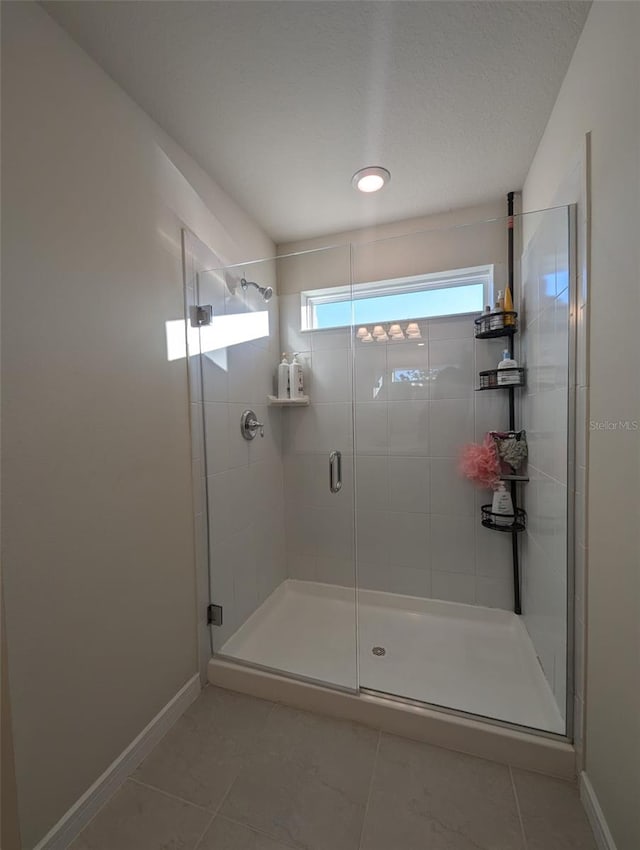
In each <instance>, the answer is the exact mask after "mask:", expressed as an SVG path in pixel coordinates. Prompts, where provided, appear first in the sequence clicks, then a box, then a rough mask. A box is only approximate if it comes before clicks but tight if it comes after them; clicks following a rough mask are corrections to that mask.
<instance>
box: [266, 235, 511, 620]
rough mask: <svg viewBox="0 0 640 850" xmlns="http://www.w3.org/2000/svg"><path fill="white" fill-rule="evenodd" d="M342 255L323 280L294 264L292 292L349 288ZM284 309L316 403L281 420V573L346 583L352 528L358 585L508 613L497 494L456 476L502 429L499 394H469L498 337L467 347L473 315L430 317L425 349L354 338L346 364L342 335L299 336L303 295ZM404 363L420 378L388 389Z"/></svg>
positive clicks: (288, 341)
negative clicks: (463, 459)
mask: <svg viewBox="0 0 640 850" xmlns="http://www.w3.org/2000/svg"><path fill="white" fill-rule="evenodd" d="M449 237H450V234H449ZM487 244H488V245H491V243H490V241H489V240H487ZM395 247H396V249H397V250H399V251H402V248H403V246H402V245H401V244H400V245H396V246H395ZM405 247H406V246H405ZM338 250H339V249H338ZM347 260H348V255H347V256H346V257H345V256H344V255H343V256H342V257H341V256H340V255H339V254H338V253H337V251H336V252H335V254H334V255H326V256H325V257H324V258H323V260H322V265H323V268H327V267H329V266H331V269H332V270H331V272H330V273H329V274H328V275H323V276H321V278H320V280H319V279H318V278H319V276H318V275H317V273H316V272H315V271H314V270H312V269H311V266H310V265H308V266H307V267H305V265H304V264H305V262H307V263H311V262H316V261H317V258H313V257H312V256H311V257H307V259H306V260H305V258H304V257H301V258H297V259H296V261H295V262H296V264H297V266H296V269H295V274H296V275H297V276H298V278H299V279H300V280H302V281H303V283H302V284H300V285H299V287H298V288H302V289H304V288H309V289H311V288H314V284H315V285H316V286H319V285H323V286H327V285H331V283H330V282H328V281H332V282H334V283H336V284H338V283H341V284H344V282H345V280H346V281H348V280H349V267H348V264H347ZM483 261H485V262H486V255H485V256H483V257H481V258H478V259H477V262H478V263H481V262H483ZM451 262H453V263H454V264H455V259H454V258H452V259H451ZM386 266H387V270H388V273H389V275H391V274H392V273H393V272H392V271H391V269H394V271H395V274H402V273H403V272H405V271H406V269H403V268H402V267H401V262H399V261H398V259H397V258H396V262H395V265H394V264H392V263H390V260H389V256H388V251H387V257H386ZM378 267H379V266H378ZM451 267H455V265H454V266H451ZM423 268H424V267H423ZM289 271H290V273H289V274H288V276H287V278H288V282H289V287H291V279H292V273H291V270H289ZM411 271H413V270H411ZM406 273H410V271H408V272H406ZM280 307H281V327H282V341H283V348H284V349H285V350H287V351H291V350H296V351H300V352H302V359H303V362H304V365H305V375H306V381H307V388H308V392H309V395H310V397H311V405H310V406H309V407H308V408H295V409H286V410H284V411H283V417H284V422H283V435H284V442H283V457H284V466H285V500H286V518H287V519H286V525H287V571H288V575H289V576H291V577H294V578H299V579H306V580H310V581H320V582H328V583H337V584H342V585H346V586H354V582H355V570H354V560H353V552H354V537H355V535H356V533H357V556H358V585H359V586H360V587H365V588H370V589H376V590H384V591H388V592H393V593H401V594H409V595H413V596H421V597H425V598H438V599H446V600H451V601H458V602H466V603H471V604H478V605H487V606H492V607H500V608H505V609H512V607H513V580H512V566H511V548H510V540H509V538H508V537H507V536H506V535H500V534H497V533H495V532H491V531H489V530H487V529H484V528H483V527H482V526H481V525H480V520H479V506H480V504H482V503H483V502H487V501H490V500H491V494H490V493H487V492H478V491H476V489H475V488H474V487H473V485H471V484H470V483H469V482H467V481H466V480H464V479H462V478H461V476H460V475H459V473H458V471H457V464H458V454H459V451H460V448H461V446H462V445H463V444H464V443H466V442H469V441H471V440H474V439H475V440H478V441H480V440H482V438H483V436H484V434H485V433H486V431H487V430H489V429H499V428H506V427H507V424H508V410H507V398H506V394H503V393H501V392H486V393H477V392H475V387H476V386H477V372H478V371H479V370H481V369H487V368H494V367H495V366H496V365H497V363H498V361H499V360H500V355H501V351H502V347H503V345H502V342H501V341H500V340H498V341H486V340H485V341H475V340H474V338H473V316H463V317H456V318H451V319H433V320H429V321H425V322H421V323H420V324H421V330H422V339H421V340H420V341H419V342H388V343H377V342H376V343H369V344H366V343H360V342H358V341H357V340H356V341H355V343H353V344H354V345H355V351H354V352H353V366H352V350H351V346H352V337H351V332H350V330H346V329H345V330H337V331H314V332H301V331H300V295H299V292H298V291H295V292H289V294H283V295H282V296H281V297H280ZM407 368H411V369H420V370H421V371H423V372H424V374H425V375H427V376H428V380H426V381H425V382H424V385H423V386H411V385H409V384H407V383H404V382H399V381H394V380H393V377H394V373H396V372H397V371H398V370H402V369H407ZM352 397H353V399H354V402H355V406H354V408H353V411H354V412H352V404H351V400H352ZM354 436H355V450H356V451H355V487H356V492H355V494H354V492H353V472H354V470H353V462H354V461H353V448H354V443H353V439H354ZM332 449H339V450H341V451H342V453H343V455H344V459H343V480H344V482H345V483H344V487H343V489H342V490H341V491H340V493H338V494H331V493H330V492H329V483H328V482H329V467H328V455H329V452H330V451H331V450H332ZM354 505H355V517H356V523H355V528H356V529H357V532H356V530H355V529H354V521H353V510H354Z"/></svg>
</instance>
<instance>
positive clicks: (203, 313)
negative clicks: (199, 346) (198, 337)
mask: <svg viewBox="0 0 640 850" xmlns="http://www.w3.org/2000/svg"><path fill="white" fill-rule="evenodd" d="M212 316H213V307H212V306H211V304H199V305H198V306H197V307H192V308H191V327H192V328H203V327H205V325H210V324H211V318H212Z"/></svg>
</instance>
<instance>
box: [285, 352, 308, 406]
mask: <svg viewBox="0 0 640 850" xmlns="http://www.w3.org/2000/svg"><path fill="white" fill-rule="evenodd" d="M289 387H290V393H291V398H302V397H303V396H304V377H303V374H302V366H301V364H300V362H299V360H298V354H297V352H294V354H293V360H292V361H291V365H290V366H289Z"/></svg>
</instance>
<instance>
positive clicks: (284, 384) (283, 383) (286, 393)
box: [278, 351, 290, 398]
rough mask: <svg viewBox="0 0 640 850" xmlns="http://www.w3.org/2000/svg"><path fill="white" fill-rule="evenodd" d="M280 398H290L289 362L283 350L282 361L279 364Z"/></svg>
mask: <svg viewBox="0 0 640 850" xmlns="http://www.w3.org/2000/svg"><path fill="white" fill-rule="evenodd" d="M278 398H290V389H289V364H288V363H287V355H286V354H285V352H284V351H283V352H282V361H281V363H280V365H279V366H278Z"/></svg>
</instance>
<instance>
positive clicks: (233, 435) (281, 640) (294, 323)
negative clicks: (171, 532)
mask: <svg viewBox="0 0 640 850" xmlns="http://www.w3.org/2000/svg"><path fill="white" fill-rule="evenodd" d="M345 258H346V263H345V262H344V260H345ZM329 270H330V271H331V273H332V274H334V275H335V274H340V275H346V277H343V278H342V279H341V281H340V282H341V284H343V285H344V284H346V285H347V286H348V285H349V263H348V249H347V251H346V254H345V253H344V252H342V253H341V254H340V253H335V252H318V253H317V254H316V253H314V252H310V253H306V254H303V255H295V256H292V257H286V258H277V259H273V260H265V261H260V262H255V263H247V264H244V265H241V266H231V267H226V268H217V269H213V268H209V269H206V268H204V269H201V270H200V272H199V274H198V276H197V279H198V293H197V297H198V300H199V303H200V304H201V305H204V306H207V307H210V308H211V314H212V317H211V323H210V324H208V325H205V326H203V327H201V328H200V338H201V346H202V348H201V353H200V369H201V393H202V416H203V446H204V458H205V467H206V468H205V481H206V501H207V512H206V516H207V526H208V565H209V581H210V602H211V606H212V607H211V609H210V610H211V619H212V624H211V638H212V643H213V652H214V656H220V657H223V658H228V659H233V660H234V661H237V662H241V663H245V664H249V665H252V666H255V667H259V668H262V669H266V670H270V671H275V672H281V673H285V674H288V675H292V676H295V677H297V678H301V679H305V680H309V681H312V682H319V683H323V684H330V685H332V686H334V687H338V688H343V689H348V690H355V689H356V688H357V675H356V667H357V664H356V607H355V566H354V556H353V546H354V539H353V538H354V531H353V526H354V523H353V423H352V407H351V383H350V381H351V374H350V351H349V347H350V339H351V334H350V328H344V329H342V332H341V333H340V334H339V335H338V336H339V337H340V339H338V337H337V336H336V335H335V334H326V333H323V332H318V333H316V332H315V331H314V330H313V328H309V327H307V326H306V325H305V323H304V322H303V311H302V306H301V305H302V304H303V303H304V299H305V295H304V294H303V293H304V291H306V290H308V289H309V288H311V287H312V286H313V285H314V281H315V282H316V284H317V285H318V286H319V285H320V283H321V281H322V280H326V274H327V272H328V271H329ZM283 351H285V352H287V355H288V356H289V358H288V359H289V360H290V359H291V355H292V353H293V352H294V351H295V352H296V353H297V359H298V361H299V362H300V363H301V364H302V368H303V374H304V382H305V383H304V396H305V397H306V398H303V399H295V398H288V399H279V398H278V397H277V396H278V392H277V380H276V375H277V368H278V363H279V361H280V360H281V352H283Z"/></svg>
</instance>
